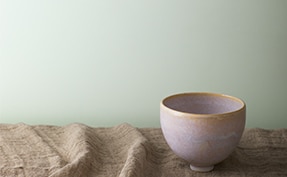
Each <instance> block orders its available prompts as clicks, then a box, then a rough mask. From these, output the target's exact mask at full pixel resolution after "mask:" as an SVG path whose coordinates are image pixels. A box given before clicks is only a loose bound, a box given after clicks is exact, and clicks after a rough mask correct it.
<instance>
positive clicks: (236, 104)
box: [160, 93, 246, 172]
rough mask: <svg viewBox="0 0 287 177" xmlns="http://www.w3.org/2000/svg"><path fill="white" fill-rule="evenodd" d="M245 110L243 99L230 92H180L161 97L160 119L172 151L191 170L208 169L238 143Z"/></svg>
mask: <svg viewBox="0 0 287 177" xmlns="http://www.w3.org/2000/svg"><path fill="white" fill-rule="evenodd" d="M245 112H246V106H245V103H244V102H243V101H242V100H240V99H238V98H235V97H233V96H228V95H223V94H216V93H182V94H176V95H172V96H169V97H167V98H165V99H164V100H162V102H161V104H160V123H161V129H162V132H163V135H164V137H165V140H166V141H167V144H168V145H169V147H170V148H171V149H172V151H173V152H174V153H175V154H176V155H178V156H179V157H181V158H183V159H185V160H186V161H188V162H189V163H190V168H191V169H192V170H194V171H199V172H208V171H211V170H213V168H214V165H215V164H217V163H219V162H221V161H223V160H224V159H226V158H227V157H228V156H229V155H230V154H231V153H232V152H233V151H234V149H235V148H236V146H237V145H238V143H239V141H240V138H241V136H242V133H243V130H244V127H245V114H246V113H245Z"/></svg>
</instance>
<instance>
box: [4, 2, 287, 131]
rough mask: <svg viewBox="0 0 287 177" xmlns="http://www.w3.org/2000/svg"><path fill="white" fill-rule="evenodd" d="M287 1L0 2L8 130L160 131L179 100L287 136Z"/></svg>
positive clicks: (5, 107) (250, 125)
mask: <svg viewBox="0 0 287 177" xmlns="http://www.w3.org/2000/svg"><path fill="white" fill-rule="evenodd" d="M286 67H287V1H286V0H240V1H238V0H237V1H233V0H209V1H208V0H195V1H194V0H186V1H185V0H172V1H171V0H139V1H135V0H93V1H92V0H49V1H46V0H25V1H22V0H0V122H1V123H17V122H24V123H27V124H56V125H65V124H69V123H72V122H81V123H85V124H88V125H91V126H113V125H117V124H120V123H123V122H128V123H130V124H132V125H134V126H138V127H159V102H160V101H161V100H162V99H163V98H164V97H166V96H168V95H170V94H174V93H180V92H194V91H209V92H218V93H225V94H229V95H233V96H236V97H239V98H242V99H243V100H244V101H245V102H246V104H247V127H261V128H287V101H286V100H287V94H286V91H287V78H286V76H287V68H286Z"/></svg>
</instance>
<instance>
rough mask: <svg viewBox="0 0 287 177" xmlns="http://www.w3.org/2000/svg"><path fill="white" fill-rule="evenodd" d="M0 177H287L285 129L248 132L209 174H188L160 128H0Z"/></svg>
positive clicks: (12, 126)
mask: <svg viewBox="0 0 287 177" xmlns="http://www.w3.org/2000/svg"><path fill="white" fill-rule="evenodd" d="M0 176H5V177H6V176H7V177H13V176H20V177H46V176H47V177H98V176H99V177H113V176H119V177H161V176H162V177H164V176H169V177H172V176H196V177H201V176H203V177H205V176H212V177H216V176H220V177H222V176H228V177H230V176H261V177H262V176H287V129H278V130H264V129H247V130H245V132H244V134H243V136H242V138H241V141H240V143H239V145H238V146H237V148H236V149H235V151H234V152H233V153H232V154H231V155H230V156H229V157H228V158H227V159H225V160H224V161H223V162H221V163H219V164H217V165H215V168H214V170H213V171H211V172H207V173H198V172H194V171H191V170H190V168H189V164H188V163H187V162H186V161H184V160H182V159H180V158H179V157H177V156H176V155H175V154H174V153H173V152H172V151H171V150H170V148H169V147H168V145H167V144H166V142H165V140H164V138H163V135H162V132H161V129H160V128H136V127H133V126H131V125H129V124H121V125H119V126H115V127H110V128H96V127H90V126H87V125H83V124H70V125H67V126H48V125H38V126H31V125H26V124H13V125H11V124H0Z"/></svg>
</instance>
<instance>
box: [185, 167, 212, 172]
mask: <svg viewBox="0 0 287 177" xmlns="http://www.w3.org/2000/svg"><path fill="white" fill-rule="evenodd" d="M213 168H214V166H213V165H212V166H208V167H196V166H193V165H190V169H191V170H193V171H196V172H209V171H211V170H213Z"/></svg>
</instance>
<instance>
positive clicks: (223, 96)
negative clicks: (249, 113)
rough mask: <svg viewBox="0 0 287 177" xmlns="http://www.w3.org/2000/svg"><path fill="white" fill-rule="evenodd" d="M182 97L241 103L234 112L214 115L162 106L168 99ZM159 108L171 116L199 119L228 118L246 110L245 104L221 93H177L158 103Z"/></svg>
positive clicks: (238, 99)
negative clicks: (217, 99)
mask: <svg viewBox="0 0 287 177" xmlns="http://www.w3.org/2000/svg"><path fill="white" fill-rule="evenodd" d="M183 95H209V96H217V97H222V98H229V99H231V100H234V101H237V102H239V103H241V105H242V106H241V107H240V108H238V109H236V110H234V111H229V112H224V113H216V114H197V113H190V112H184V111H178V110H175V109H172V108H170V107H168V106H166V105H165V104H164V102H165V101H166V100H168V99H171V98H174V97H180V96H183ZM160 107H161V108H163V109H165V110H167V111H169V112H171V113H172V114H175V115H176V116H180V117H189V118H200V117H205V118H212V117H221V118H223V117H225V116H226V117H228V115H230V114H235V113H238V112H241V111H243V110H246V104H245V102H244V101H243V100H242V99H240V98H238V97H235V96H231V95H227V94H221V93H214V92H184V93H177V94H173V95H170V96H167V97H165V98H164V99H163V100H162V101H161V102H160Z"/></svg>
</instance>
